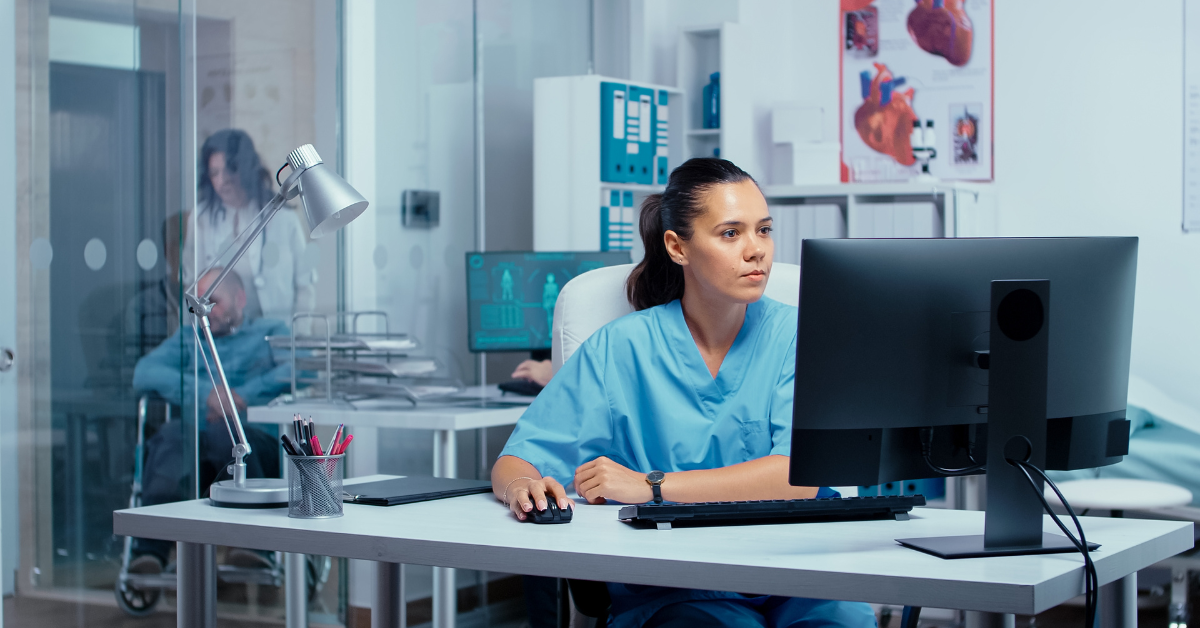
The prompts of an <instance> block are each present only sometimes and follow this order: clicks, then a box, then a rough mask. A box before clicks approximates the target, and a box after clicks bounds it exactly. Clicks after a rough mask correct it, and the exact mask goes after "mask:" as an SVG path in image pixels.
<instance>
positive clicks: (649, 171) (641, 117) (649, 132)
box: [625, 85, 655, 185]
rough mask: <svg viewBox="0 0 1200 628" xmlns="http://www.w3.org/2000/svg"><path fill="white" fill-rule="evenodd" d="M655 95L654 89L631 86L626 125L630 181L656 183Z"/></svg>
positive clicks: (647, 183)
mask: <svg viewBox="0 0 1200 628" xmlns="http://www.w3.org/2000/svg"><path fill="white" fill-rule="evenodd" d="M654 96H655V94H654V90H652V89H648V88H645V87H637V86H633V85H631V86H630V87H629V106H628V114H629V124H627V125H626V127H625V136H626V137H625V139H626V140H627V141H628V144H627V150H626V156H627V157H628V159H629V165H630V167H631V168H632V177H633V178H632V180H631V181H630V183H643V184H646V185H650V184H653V183H654V113H653V110H654ZM635 121H636V123H635ZM635 129H636V131H635Z"/></svg>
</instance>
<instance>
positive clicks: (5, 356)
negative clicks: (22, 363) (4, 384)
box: [0, 347, 17, 373]
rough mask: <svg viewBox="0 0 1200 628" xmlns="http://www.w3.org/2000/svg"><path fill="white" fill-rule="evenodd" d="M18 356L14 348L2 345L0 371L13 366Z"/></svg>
mask: <svg viewBox="0 0 1200 628" xmlns="http://www.w3.org/2000/svg"><path fill="white" fill-rule="evenodd" d="M16 358H17V356H16V354H15V353H13V350H12V349H9V348H8V347H0V373H3V372H5V371H8V370H9V369H11V368H12V365H13V360H15V359H16Z"/></svg>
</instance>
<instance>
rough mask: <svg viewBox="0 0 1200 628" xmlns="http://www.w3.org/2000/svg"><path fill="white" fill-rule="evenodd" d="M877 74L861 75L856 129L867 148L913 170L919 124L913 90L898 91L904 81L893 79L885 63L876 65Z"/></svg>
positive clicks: (855, 119)
mask: <svg viewBox="0 0 1200 628" xmlns="http://www.w3.org/2000/svg"><path fill="white" fill-rule="evenodd" d="M875 72H876V73H875V77H874V78H871V75H870V72H869V71H866V70H864V71H863V72H862V74H860V79H861V80H862V95H863V104H862V105H861V106H860V107H859V108H858V110H857V111H855V112H854V128H855V129H857V130H858V135H859V137H861V138H862V140H863V142H865V143H866V144H867V146H870V147H871V148H872V149H874V150H876V151H879V152H881V153H883V154H885V155H890V156H891V157H892V158H893V159H895V160H896V161H897V162H899V163H900V164H902V165H905V166H911V165H913V164H914V163H916V161H917V160H916V158H915V157H914V156H913V150H912V141H911V140H910V135H911V134H912V129H913V122H914V121H915V120H917V114H916V113H914V112H913V109H912V100H913V93H914V92H913V88H911V87H909V88H908V89H905V90H901V89H899V88H900V87H901V86H902V85H904V82H905V81H904V77H902V76H901V77H898V78H897V77H893V76H892V72H891V71H890V70H888V68H887V66H886V65H884V64H882V63H876V64H875Z"/></svg>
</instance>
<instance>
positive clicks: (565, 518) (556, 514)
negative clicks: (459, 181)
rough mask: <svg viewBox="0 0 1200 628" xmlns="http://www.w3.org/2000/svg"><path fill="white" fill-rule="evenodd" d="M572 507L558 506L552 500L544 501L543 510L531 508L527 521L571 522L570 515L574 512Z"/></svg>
mask: <svg viewBox="0 0 1200 628" xmlns="http://www.w3.org/2000/svg"><path fill="white" fill-rule="evenodd" d="M574 511H575V509H574V508H559V507H558V504H557V503H556V502H554V501H548V502H546V509H545V510H538V509H536V508H535V509H533V510H531V511H529V519H528V521H532V522H534V523H571V515H572V514H573V513H574Z"/></svg>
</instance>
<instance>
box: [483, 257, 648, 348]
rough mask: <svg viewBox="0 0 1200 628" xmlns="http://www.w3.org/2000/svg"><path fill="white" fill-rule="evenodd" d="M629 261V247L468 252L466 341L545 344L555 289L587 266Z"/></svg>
mask: <svg viewBox="0 0 1200 628" xmlns="http://www.w3.org/2000/svg"><path fill="white" fill-rule="evenodd" d="M628 263H630V256H629V251H609V252H603V253H601V252H564V253H550V252H541V253H534V252H527V251H506V252H502V253H467V334H468V337H467V344H468V345H469V347H470V349H471V351H476V352H479V351H534V350H539V349H549V348H550V332H551V330H552V329H553V327H554V325H553V323H554V303H555V301H557V300H558V292H559V290H561V289H562V287H563V286H565V285H566V284H567V282H568V281H570V280H571V279H573V278H575V277H576V276H578V275H580V274H582V273H586V272H587V271H589V270H594V269H596V268H603V267H605V266H616V265H618V264H628Z"/></svg>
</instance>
